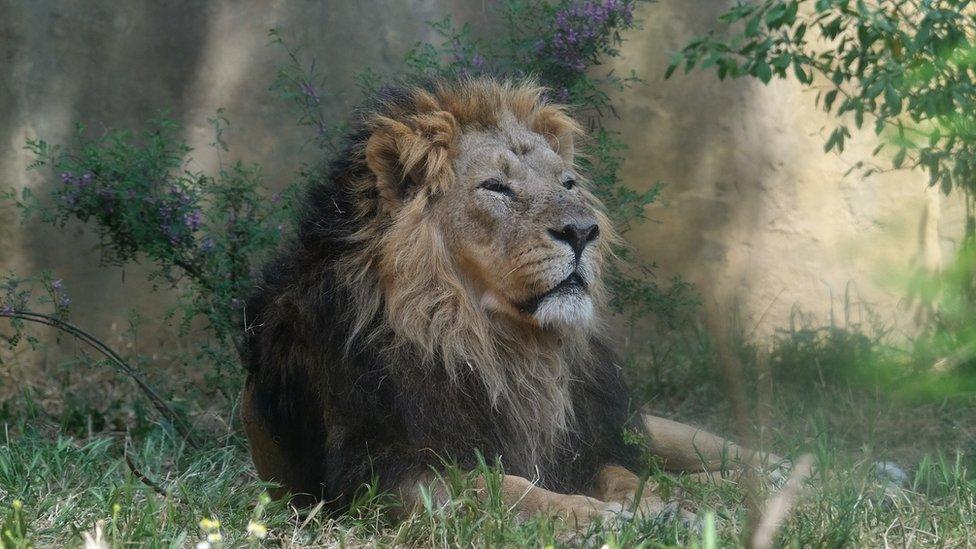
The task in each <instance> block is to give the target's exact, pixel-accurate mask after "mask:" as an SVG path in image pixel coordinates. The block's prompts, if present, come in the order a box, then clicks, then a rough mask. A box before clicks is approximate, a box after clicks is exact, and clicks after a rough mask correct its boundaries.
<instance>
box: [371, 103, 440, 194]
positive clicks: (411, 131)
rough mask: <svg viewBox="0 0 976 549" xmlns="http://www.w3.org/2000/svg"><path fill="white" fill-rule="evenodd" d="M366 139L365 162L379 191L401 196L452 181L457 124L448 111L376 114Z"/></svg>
mask: <svg viewBox="0 0 976 549" xmlns="http://www.w3.org/2000/svg"><path fill="white" fill-rule="evenodd" d="M371 127H372V134H371V135H370V137H369V140H368V141H367V142H366V165H367V166H369V169H370V170H371V171H372V172H373V173H374V174H375V175H376V179H377V184H378V186H379V190H380V192H381V193H389V197H390V198H393V197H396V198H400V199H402V198H404V197H405V196H408V195H409V194H411V193H412V192H415V191H416V190H418V189H429V190H430V191H431V192H433V193H437V192H440V191H441V190H443V189H444V187H446V186H447V185H449V184H451V183H452V182H453V181H454V171H453V169H452V166H451V160H452V159H453V157H454V155H455V151H456V149H457V147H456V142H457V139H458V133H459V132H458V124H457V121H456V120H455V119H454V116H453V115H451V113H449V112H446V111H436V112H430V113H425V114H420V115H416V116H411V117H409V118H407V119H406V120H404V121H398V120H393V119H392V118H386V117H378V118H376V119H374V120H373V121H372V124H371Z"/></svg>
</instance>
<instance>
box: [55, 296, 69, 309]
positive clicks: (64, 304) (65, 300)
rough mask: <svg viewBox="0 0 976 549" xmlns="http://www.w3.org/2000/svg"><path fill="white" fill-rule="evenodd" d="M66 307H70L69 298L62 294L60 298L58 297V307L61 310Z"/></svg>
mask: <svg viewBox="0 0 976 549" xmlns="http://www.w3.org/2000/svg"><path fill="white" fill-rule="evenodd" d="M68 305H71V298H69V297H68V296H66V295H64V294H61V295H60V296H58V307H61V308H62V309H63V308H65V307H67V306H68Z"/></svg>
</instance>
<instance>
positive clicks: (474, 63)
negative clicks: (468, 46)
mask: <svg viewBox="0 0 976 549" xmlns="http://www.w3.org/2000/svg"><path fill="white" fill-rule="evenodd" d="M484 66H485V58H484V57H482V56H481V55H479V54H477V53H476V54H474V55H472V56H471V67H472V68H473V69H475V70H479V71H480V70H481V68H482V67H484Z"/></svg>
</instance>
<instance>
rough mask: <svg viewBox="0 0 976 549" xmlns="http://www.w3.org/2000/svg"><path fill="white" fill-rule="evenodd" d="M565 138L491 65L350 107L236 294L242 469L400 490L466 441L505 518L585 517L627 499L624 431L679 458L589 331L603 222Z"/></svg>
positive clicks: (326, 485) (556, 118) (603, 244)
mask: <svg viewBox="0 0 976 549" xmlns="http://www.w3.org/2000/svg"><path fill="white" fill-rule="evenodd" d="M580 133H581V130H580V127H579V126H578V124H576V122H574V121H573V120H572V118H570V117H569V116H568V115H567V113H566V111H565V109H564V108H563V107H561V106H558V105H552V104H549V103H548V102H547V101H545V100H544V98H543V89H542V88H540V87H538V86H536V85H534V84H531V83H503V82H498V81H494V80H489V79H485V80H472V81H464V82H455V83H444V82H441V83H435V84H434V85H431V86H427V87H413V88H407V89H404V90H400V91H398V92H397V93H392V94H388V95H386V96H384V98H381V99H380V101H379V102H378V103H377V104H375V105H374V107H373V108H372V109H370V110H368V111H366V112H365V113H364V115H363V122H362V129H361V131H360V132H358V133H356V134H354V136H353V138H352V139H351V141H350V145H349V148H348V149H347V153H346V155H345V156H344V157H343V158H341V159H340V160H339V162H338V163H337V164H336V167H335V168H334V169H333V173H332V174H331V176H330V179H329V180H328V181H324V182H323V183H321V184H320V185H318V186H315V187H313V188H312V189H311V190H310V193H309V207H308V208H307V213H306V216H305V218H304V219H303V221H302V224H301V227H302V228H301V230H300V234H299V238H298V240H297V242H296V243H295V244H294V246H293V248H292V249H290V250H289V251H288V252H287V253H286V254H285V255H284V256H283V257H282V258H281V259H280V260H279V261H276V262H273V263H272V265H271V268H270V269H269V274H268V275H267V276H266V279H265V282H264V284H263V285H262V287H261V288H260V290H259V291H258V292H257V294H256V295H255V296H254V297H253V298H252V300H251V301H250V302H249V304H248V310H249V312H251V313H252V314H253V315H254V316H255V320H254V323H253V325H252V326H251V327H249V331H248V353H249V368H250V374H249V376H248V382H247V386H246V388H245V398H244V403H243V408H244V410H243V415H244V420H245V427H246V430H247V435H248V438H249V440H250V441H251V447H252V448H251V449H252V454H253V455H254V461H255V464H256V465H257V467H258V471H259V473H260V475H261V476H262V478H265V479H268V480H274V481H277V482H279V483H281V484H282V485H284V486H285V487H286V488H287V489H288V490H290V491H291V492H292V493H298V492H307V493H309V494H310V495H312V496H313V497H316V498H318V497H321V498H324V499H326V500H329V501H335V502H339V503H337V504H336V505H337V508H341V505H342V504H343V502H348V501H349V499H350V498H351V496H352V493H351V492H352V491H354V490H355V489H356V488H357V487H359V486H361V484H362V483H363V482H367V481H368V480H369V478H370V477H371V475H373V474H375V475H378V476H379V477H380V481H381V486H382V487H384V488H386V489H389V490H391V491H394V492H398V493H399V494H400V495H401V496H402V497H403V498H405V499H406V500H408V503H409V500H413V499H415V498H416V483H417V482H418V481H422V480H423V479H425V478H428V476H429V474H430V468H432V467H434V468H436V467H437V466H438V465H439V464H441V462H440V461H439V460H441V459H446V460H453V461H455V462H457V463H458V464H460V465H462V466H470V465H471V464H472V463H473V461H472V459H473V457H474V454H475V452H476V451H480V452H482V453H483V454H484V455H485V456H486V458H488V459H489V460H491V459H494V458H499V459H501V460H502V461H503V463H504V465H505V467H506V470H507V471H509V472H511V473H513V474H510V475H506V476H505V481H504V492H505V494H507V495H506V498H513V499H512V501H513V504H514V503H518V504H519V505H520V508H521V509H523V510H524V512H525V513H534V512H537V511H547V510H548V511H553V512H556V513H557V514H560V515H562V516H565V517H573V518H575V519H576V520H580V521H584V519H585V520H589V519H591V518H593V517H596V516H605V515H606V514H607V513H610V512H617V511H619V510H620V509H622V507H623V506H624V505H625V504H627V505H629V504H630V503H632V502H630V500H629V499H628V498H632V497H633V491H634V489H635V487H636V486H637V484H636V482H637V476H636V475H635V472H636V470H637V468H638V467H639V462H640V460H639V451H638V450H637V449H635V448H633V447H630V446H628V445H626V444H625V442H624V440H623V434H622V433H623V431H624V429H625V428H627V427H628V426H629V427H630V428H633V429H637V430H640V431H643V430H644V429H645V428H648V427H649V428H650V429H649V431H650V435H651V438H652V440H654V439H655V436H656V435H657V432H658V431H659V430H660V429H664V430H663V431H661V434H662V435H664V438H663V439H662V442H661V443H660V444H658V446H659V448H655V449H657V450H660V451H661V452H662V453H665V454H667V453H668V452H672V453H673V454H675V455H672V456H670V457H668V460H669V463H675V464H681V465H682V466H685V465H687V464H688V463H689V462H690V461H689V460H690V459H692V458H691V457H690V456H692V455H694V453H693V452H695V451H697V448H696V446H695V444H694V441H695V440H696V437H698V435H697V434H695V435H693V436H691V437H690V441H689V440H685V442H684V443H681V442H680V441H679V440H678V439H677V438H675V437H678V438H680V437H681V436H682V435H688V432H686V431H682V430H681V429H675V428H673V426H672V425H670V424H664V423H653V422H651V423H649V424H648V425H646V426H645V425H642V424H640V422H634V421H633V420H631V419H628V418H630V417H632V416H631V415H630V413H629V410H628V409H627V406H628V396H627V394H626V391H625V389H624V386H623V383H622V380H621V379H620V374H619V368H617V366H616V364H615V362H614V358H613V356H612V354H611V353H610V352H609V351H608V349H607V348H606V346H605V345H604V344H603V343H602V341H601V334H600V325H599V313H600V311H601V309H602V307H603V304H604V300H605V290H604V288H603V285H602V281H601V271H602V269H603V263H604V261H605V260H606V258H607V257H608V256H609V253H610V246H611V244H612V243H613V242H615V241H617V237H616V235H615V234H614V233H613V230H612V227H611V225H610V223H609V222H608V220H607V217H606V216H605V215H604V214H603V213H602V208H601V205H600V204H599V202H598V200H597V199H596V198H595V197H594V196H593V194H592V193H590V192H589V191H588V190H587V189H586V183H585V181H584V180H583V178H582V176H581V175H580V174H579V173H578V169H577V166H575V164H574V160H575V154H576V152H575V145H574V139H575V138H576V137H577V136H578V135H579V134H580ZM492 182H495V183H498V185H491V183H492ZM499 185H501V186H499ZM570 228H573V230H572V231H570V230H569V229H570ZM584 229H585V230H584ZM567 231H568V232H567ZM574 231H575V232H574ZM584 237H585V239H584ZM573 239H575V240H573ZM584 240H585V242H584ZM574 242H575V244H574ZM652 419H653V418H652ZM675 425H677V424H675ZM686 429H690V428H686ZM672 434H673V435H674V436H671V435H672ZM685 439H688V436H685ZM709 442H710V443H712V442H714V441H712V440H711V439H709ZM719 446H721V445H719ZM716 448H717V447H716V445H715V444H710V445H709V446H708V448H707V451H706V453H708V452H713V451H715V450H716ZM709 463H711V462H709ZM527 478H537V479H538V481H537V482H535V481H534V482H530V481H528V480H526V479H527ZM560 490H564V491H571V492H574V494H569V495H566V494H561V493H559V491H560ZM582 493H587V494H589V495H587V496H584V495H581V494H582ZM640 505H641V508H647V509H649V510H660V509H661V508H663V503H662V502H661V501H660V500H659V499H657V498H656V496H654V495H653V494H651V493H648V494H647V495H646V496H645V497H644V498H643V500H642V502H641V503H640Z"/></svg>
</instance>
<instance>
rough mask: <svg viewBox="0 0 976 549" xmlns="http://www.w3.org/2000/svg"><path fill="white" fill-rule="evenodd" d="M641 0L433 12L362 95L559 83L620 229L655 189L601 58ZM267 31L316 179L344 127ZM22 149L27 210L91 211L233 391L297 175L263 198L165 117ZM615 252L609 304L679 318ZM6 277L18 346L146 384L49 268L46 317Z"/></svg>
mask: <svg viewBox="0 0 976 549" xmlns="http://www.w3.org/2000/svg"><path fill="white" fill-rule="evenodd" d="M637 4H638V1H637V0H584V1H579V0H562V1H559V2H553V3H550V2H543V1H538V0H515V1H510V2H505V3H502V4H501V5H500V7H498V8H497V13H496V16H497V18H498V20H499V21H501V22H502V24H503V32H501V33H500V34H496V35H493V36H492V37H491V38H490V39H488V38H483V37H476V36H474V35H473V33H472V32H471V30H470V29H469V28H468V27H466V26H465V27H461V28H455V27H454V26H453V25H452V23H451V19H450V17H447V18H445V19H443V20H441V21H438V22H435V23H432V24H431V25H432V27H433V28H434V29H435V30H437V31H438V33H439V34H440V36H441V37H442V38H443V42H442V43H440V44H428V43H419V44H417V45H416V47H414V48H413V49H412V50H411V52H410V53H409V54H408V56H407V58H406V60H405V72H404V74H400V75H387V76H385V77H381V76H380V75H378V74H377V73H376V72H374V71H369V70H367V71H365V72H364V73H363V74H362V75H360V81H361V82H362V83H363V87H364V88H365V89H366V90H367V91H369V90H370V89H372V88H375V87H376V86H378V85H379V81H380V80H381V79H382V80H387V79H401V78H419V77H430V76H441V77H448V78H458V77H466V76H469V75H477V74H492V75H495V76H499V77H502V78H505V77H508V78H526V77H533V78H537V79H538V80H539V81H540V82H541V83H543V84H545V85H547V86H548V87H549V88H550V89H551V90H552V91H551V93H552V94H553V97H552V98H553V99H554V100H557V101H561V102H567V103H569V104H571V105H572V106H573V108H574V109H575V111H576V114H577V116H578V117H579V118H581V119H582V120H583V121H584V122H585V124H586V125H587V126H588V127H589V128H590V129H591V133H592V136H593V138H592V139H590V140H587V141H586V142H585V143H584V145H583V152H584V160H583V164H584V166H583V168H584V171H585V172H586V173H588V174H589V175H590V178H591V179H592V184H593V186H594V188H595V191H596V193H597V195H598V196H599V197H600V198H601V199H602V200H603V202H604V203H605V204H606V206H607V208H608V210H609V213H610V215H611V217H612V219H613V220H614V222H615V223H616V225H617V227H618V229H619V230H621V231H622V232H625V231H627V230H628V229H630V228H631V227H633V226H634V225H635V224H637V223H639V222H640V221H642V220H643V218H644V209H645V207H646V206H647V205H648V204H650V203H652V202H653V201H654V200H655V199H656V197H657V194H658V188H657V187H653V188H651V189H650V190H648V191H646V192H643V193H638V192H635V191H633V190H630V189H628V188H627V187H625V186H624V185H623V183H622V182H621V180H620V175H619V168H620V164H621V157H620V154H621V151H622V150H624V148H625V147H624V145H623V143H622V142H621V141H620V139H619V137H618V136H616V135H614V134H613V133H611V132H610V131H608V130H606V129H605V128H604V127H603V126H602V124H601V122H602V120H603V117H605V116H607V115H609V114H610V113H612V112H613V108H612V104H611V101H610V97H609V95H608V90H610V89H620V88H623V87H626V86H630V85H632V84H634V83H636V82H638V79H637V78H636V77H635V76H633V75H631V76H629V77H627V78H619V77H617V76H615V75H613V74H612V72H610V71H604V72H605V74H600V73H601V69H600V64H601V63H602V61H603V60H604V59H606V58H607V57H612V56H615V55H617V54H618V50H617V47H618V46H619V44H620V42H621V40H622V38H621V33H622V32H624V31H627V30H630V29H633V28H635V27H636V21H635V19H634V9H635V8H636V6H637ZM271 39H272V43H273V44H276V45H278V46H279V47H281V48H282V51H283V52H284V53H285V55H286V56H287V61H286V62H285V63H284V64H283V65H282V66H281V67H279V69H278V71H277V74H276V78H275V80H274V83H273V84H272V90H273V91H275V92H276V93H278V94H279V95H281V96H282V98H283V99H284V100H286V101H288V102H290V103H291V104H292V105H293V106H294V108H295V112H296V115H297V123H298V124H299V125H300V126H303V127H307V128H309V129H310V130H311V135H310V137H309V139H310V141H312V142H313V143H315V144H316V145H317V147H318V149H319V151H321V155H322V157H324V159H323V162H322V163H321V164H316V165H313V166H312V167H310V168H306V169H305V171H304V173H303V178H302V179H304V180H311V179H314V178H316V177H320V176H321V173H322V170H321V168H320V165H325V164H326V163H327V162H328V159H329V158H330V157H332V156H334V155H335V153H336V151H337V150H338V147H337V142H338V140H339V139H340V137H341V136H342V134H343V130H344V128H345V125H344V124H342V123H335V122H330V121H329V120H328V119H327V118H326V117H325V115H324V114H323V112H324V104H323V99H322V98H323V97H326V95H327V94H326V93H325V92H324V91H322V90H323V89H324V88H323V83H324V80H323V79H322V78H321V76H320V75H318V74H317V72H316V70H315V66H316V65H315V62H314V61H308V60H305V59H304V55H303V51H302V50H301V49H300V48H295V47H292V46H291V45H290V44H289V43H288V42H287V41H285V40H284V39H283V37H282V34H281V32H280V31H278V30H272V31H271ZM210 123H211V124H212V125H213V127H214V131H215V139H214V142H213V144H212V146H213V147H215V148H216V149H218V152H219V150H223V149H225V148H226V147H225V145H224V142H223V140H222V133H223V131H224V130H225V129H226V127H227V125H228V121H227V119H226V118H225V117H224V115H223V113H222V112H218V113H217V115H216V116H215V117H214V118H212V119H210ZM27 146H28V148H29V149H30V150H31V151H32V152H33V153H34V154H35V156H36V161H35V162H34V163H33V165H32V166H31V167H32V168H35V169H39V168H44V169H47V170H50V173H53V174H55V177H56V184H55V185H54V187H53V189H52V190H51V191H50V193H49V194H48V195H47V196H43V197H37V196H34V195H33V194H32V193H31V192H30V191H29V190H25V191H23V193H22V194H21V196H20V197H19V200H17V204H18V205H19V206H20V207H21V209H22V210H23V212H24V214H25V215H26V216H37V217H39V218H40V219H41V220H42V221H44V222H46V223H50V224H53V225H55V226H57V227H61V228H63V227H65V225H66V224H67V223H68V222H70V221H73V220H78V221H81V222H83V223H86V224H87V225H88V226H90V227H92V228H93V229H94V230H95V232H96V234H97V236H98V243H97V248H98V250H99V252H100V254H101V259H102V261H103V263H105V264H107V265H124V264H127V263H131V262H136V261H138V262H148V263H150V264H152V265H153V267H154V270H153V271H152V273H151V275H150V280H151V281H152V283H153V285H154V287H155V286H156V285H166V286H169V287H172V288H175V290H176V293H177V295H178V296H179V301H178V303H177V304H176V305H175V306H174V308H173V309H172V310H171V311H169V312H168V313H167V318H169V317H175V318H176V319H177V320H178V322H179V325H180V328H181V333H183V334H188V333H189V331H190V329H191V327H196V326H198V324H194V323H195V322H199V323H200V324H199V326H200V327H202V329H203V330H204V333H206V334H208V335H210V336H212V337H211V338H209V339H210V340H211V341H205V342H204V343H201V344H200V348H199V349H200V350H199V353H197V355H196V357H195V364H194V367H196V368H199V369H201V370H203V371H204V372H208V373H209V375H207V379H208V380H210V381H211V382H215V383H219V384H221V385H222V386H223V387H225V390H224V393H225V394H226V395H227V396H228V397H230V396H231V395H233V394H235V393H236V390H235V388H236V387H237V386H239V382H240V374H239V371H238V370H237V368H235V367H234V365H235V364H236V363H238V360H237V358H238V357H237V356H236V355H239V353H240V341H239V339H240V333H241V327H242V326H244V325H245V323H246V322H247V311H245V310H243V308H242V307H243V302H244V298H245V297H246V296H247V295H248V294H249V293H250V291H251V289H252V286H253V284H254V277H255V272H254V269H255V266H257V265H260V264H261V263H262V262H263V261H265V260H266V259H267V258H268V256H269V254H271V253H272V252H273V250H274V249H275V247H276V246H277V244H278V243H279V242H281V241H282V239H285V238H288V237H289V235H290V234H291V223H292V219H293V217H294V215H293V214H294V207H293V206H294V204H295V203H296V200H295V198H296V196H297V192H296V189H298V188H300V187H301V186H302V184H303V183H304V182H299V183H298V184H296V185H295V186H293V187H290V188H288V189H286V190H285V191H284V192H281V193H274V194H272V193H271V192H270V190H269V189H267V188H266V186H265V184H264V181H263V180H262V177H261V170H260V167H258V166H256V165H252V164H245V163H241V162H237V163H232V164H221V165H220V167H219V169H218V171H217V173H215V174H208V173H203V172H198V171H193V170H190V169H189V168H188V166H190V165H191V164H192V163H191V159H190V155H191V154H193V151H192V150H191V149H190V147H189V146H188V145H187V144H186V143H185V142H184V141H183V140H182V139H181V138H180V127H179V126H178V125H177V124H176V123H174V122H173V121H171V120H169V119H167V118H165V117H161V118H159V119H156V120H153V121H151V122H150V123H149V124H148V125H147V127H146V128H145V129H144V130H143V131H141V132H136V133H133V132H129V131H124V130H109V131H107V132H106V133H105V134H104V135H98V136H92V135H91V134H90V132H88V131H86V130H85V128H84V127H78V129H77V132H76V135H75V137H74V139H73V141H72V142H71V143H69V144H68V145H67V146H59V145H52V144H49V143H47V142H46V141H43V140H40V139H35V140H30V141H28V143H27ZM269 195H270V196H269ZM617 253H618V255H619V256H620V258H621V260H620V261H618V262H616V263H614V264H613V266H612V267H611V269H610V272H609V278H610V284H611V288H612V289H613V290H614V291H615V292H614V300H613V304H614V306H615V307H616V309H617V310H619V311H625V310H626V311H628V312H629V314H631V315H632V316H638V315H642V314H646V313H649V312H654V313H658V314H659V315H660V316H661V317H662V318H665V319H673V318H675V316H676V313H677V312H678V311H679V309H680V308H681V306H682V305H683V304H685V303H688V302H689V301H690V299H689V292H688V288H687V286H686V285H685V284H683V283H681V282H680V281H677V282H676V283H675V284H673V285H672V286H671V287H668V288H662V287H660V286H658V285H657V284H656V283H655V282H654V281H653V280H648V279H647V276H646V274H647V270H646V269H640V268H638V267H637V266H635V265H634V264H633V257H632V255H631V254H630V253H629V250H628V249H626V248H625V247H620V248H619V249H618V250H617ZM58 284H60V281H58ZM6 287H7V288H8V291H7V292H6V293H5V294H3V295H2V296H0V316H6V317H10V318H13V319H15V323H14V327H15V329H16V330H17V332H16V334H15V336H14V338H12V339H11V340H10V345H11V346H13V345H15V344H17V343H18V342H19V341H21V340H22V335H23V328H24V327H25V325H24V322H41V323H45V324H49V325H52V326H55V327H58V328H60V329H62V330H64V331H66V332H68V333H69V334H71V335H73V336H74V337H78V338H81V339H83V340H85V341H86V342H88V343H89V344H91V345H93V346H95V347H96V348H98V349H99V351H100V352H102V353H103V354H104V355H105V356H107V357H108V358H109V359H110V361H111V362H112V363H113V364H115V365H116V366H117V367H118V368H120V369H121V370H122V371H124V372H125V373H126V374H128V375H130V376H132V377H134V379H136V381H137V383H139V385H140V386H143V388H144V390H146V389H148V386H147V385H146V384H145V382H144V381H142V380H141V376H140V375H139V372H138V370H137V369H136V368H134V367H132V366H131V365H130V364H129V363H127V362H126V360H125V359H124V358H123V357H121V356H119V355H118V354H116V353H114V351H111V349H108V347H107V346H105V345H104V344H103V343H101V342H98V341H97V340H95V338H93V337H92V336H91V335H90V334H88V333H86V332H84V331H83V330H81V329H80V328H78V327H75V326H72V325H70V323H68V322H67V313H68V303H67V301H66V300H67V298H66V297H60V296H61V294H59V293H58V289H57V288H55V287H54V285H53V283H52V280H51V277H47V279H45V281H42V284H41V287H43V288H44V289H45V292H41V293H46V294H48V298H47V299H49V300H52V302H53V303H54V304H55V309H54V310H53V311H52V312H51V313H50V314H48V313H39V312H38V310H37V309H36V308H37V307H38V306H43V304H41V303H40V302H35V301H32V297H36V296H38V295H41V294H39V293H36V292H35V291H34V290H25V289H24V288H27V287H28V285H26V284H25V282H24V281H23V280H21V279H18V278H17V277H14V276H12V275H11V276H10V277H8V279H7V286H6ZM18 292H19V293H18ZM59 299H60V300H62V301H64V303H58V300H59ZM92 340H94V341H92ZM140 362H142V361H140ZM218 373H219V374H220V375H217V374H218ZM150 396H151V398H153V399H154V401H155V400H156V399H157V397H155V396H153V395H152V394H151V395H150ZM231 398H232V397H231ZM159 400H162V399H159ZM157 408H159V409H161V411H162V410H163V409H164V408H165V405H164V404H162V403H158V405H157ZM164 413H165V414H167V415H169V416H172V417H176V415H175V414H172V413H170V412H164Z"/></svg>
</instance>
